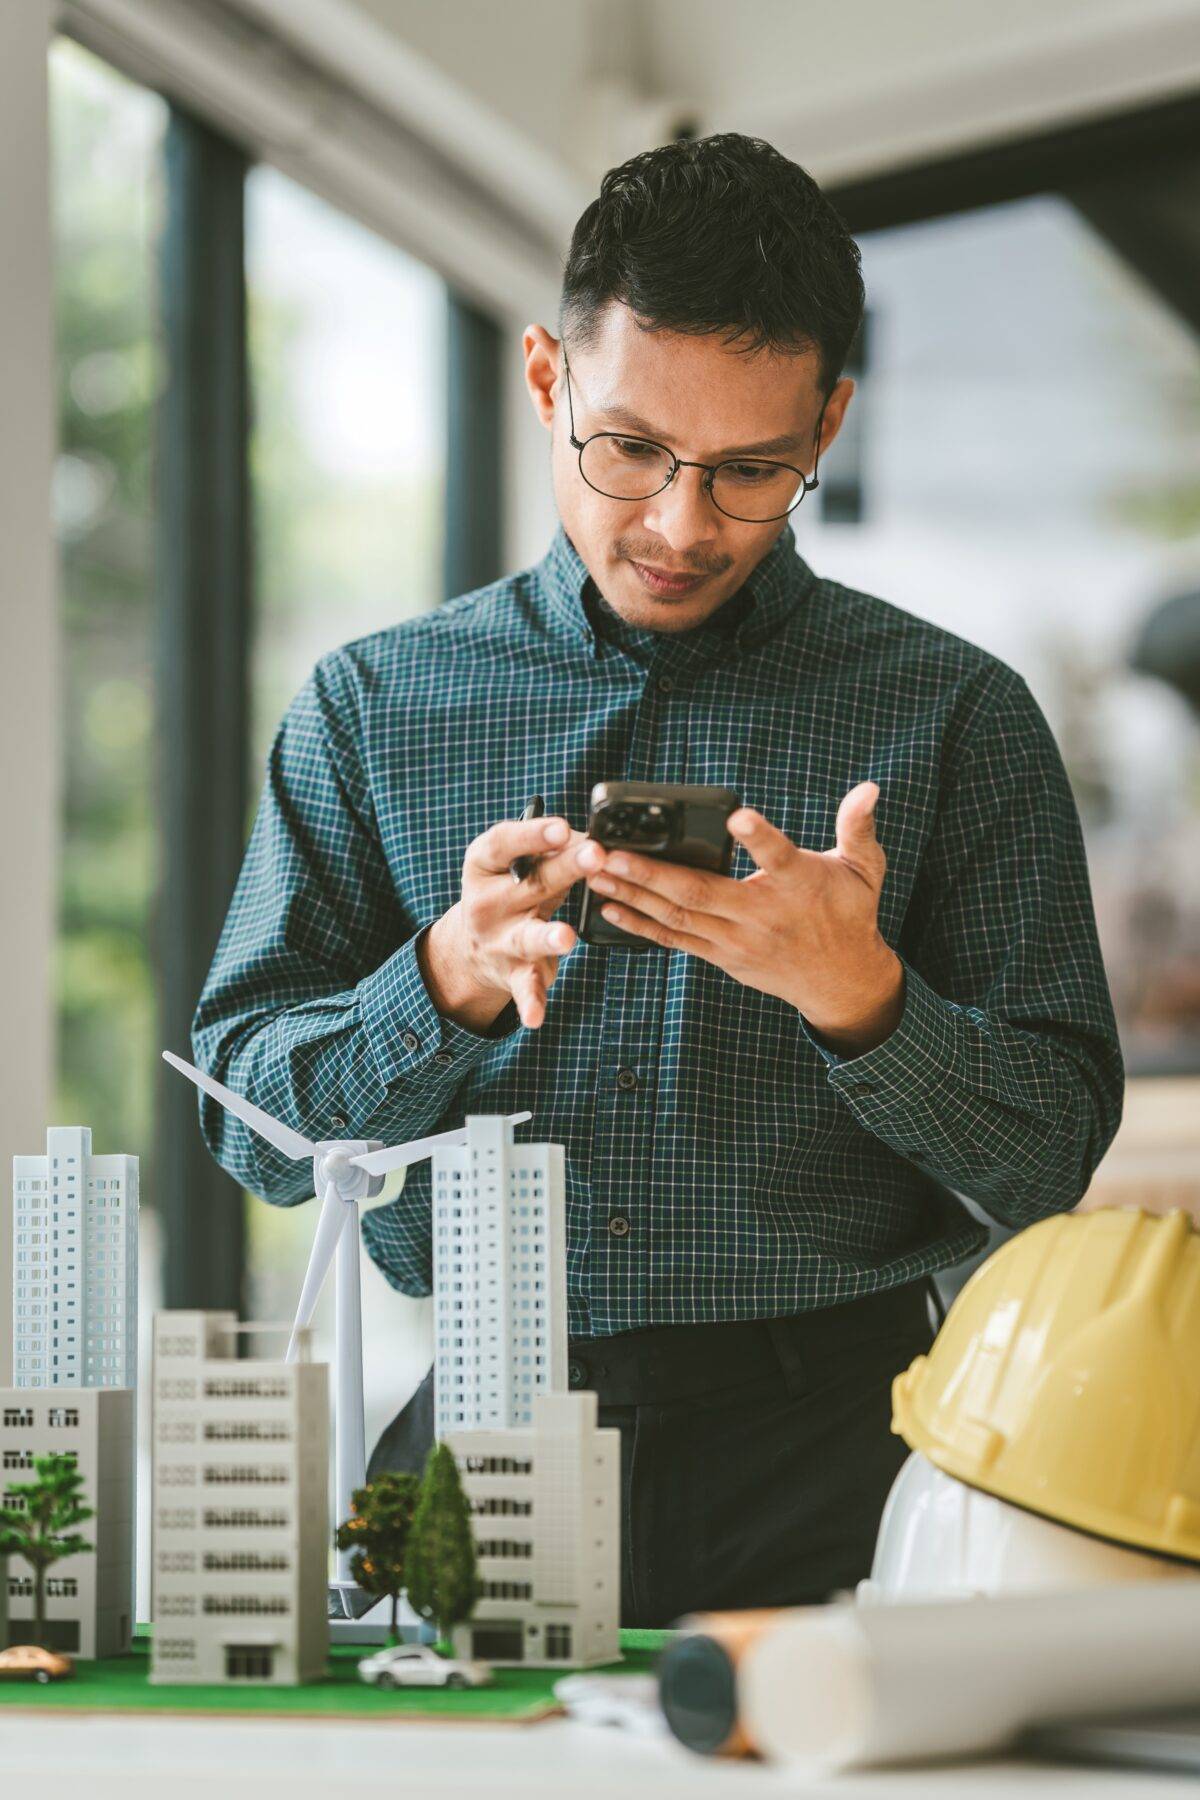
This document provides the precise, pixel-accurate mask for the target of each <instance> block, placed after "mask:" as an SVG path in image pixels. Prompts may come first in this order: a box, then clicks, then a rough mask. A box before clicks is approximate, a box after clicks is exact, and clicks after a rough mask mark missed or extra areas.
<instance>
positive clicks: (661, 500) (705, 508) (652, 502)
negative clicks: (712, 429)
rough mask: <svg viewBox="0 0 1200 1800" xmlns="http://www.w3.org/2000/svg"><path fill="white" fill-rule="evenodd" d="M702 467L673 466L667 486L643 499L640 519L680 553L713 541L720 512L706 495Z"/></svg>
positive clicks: (715, 537) (718, 524) (718, 530)
mask: <svg viewBox="0 0 1200 1800" xmlns="http://www.w3.org/2000/svg"><path fill="white" fill-rule="evenodd" d="M707 479H708V478H707V476H706V474H705V472H704V470H703V469H677V470H676V472H675V479H674V481H672V482H671V484H670V486H669V487H665V488H663V490H662V492H661V493H659V494H655V495H653V496H652V497H651V499H649V500H647V501H646V503H645V505H644V507H643V509H642V522H643V524H644V525H645V527H646V529H647V531H653V532H654V533H655V534H656V535H657V536H658V537H660V538H662V540H663V542H664V543H667V544H670V546H671V548H672V550H674V551H675V552H676V553H677V554H682V553H683V552H684V551H685V550H694V549H696V548H697V547H698V546H700V545H708V544H712V543H714V542H715V541H716V539H717V537H718V535H719V533H720V529H721V525H720V519H721V515H720V513H719V512H718V511H717V509H716V507H715V506H714V505H713V503H712V501H711V500H710V499H709V496H708V489H707V487H706V486H705V482H706V480H707Z"/></svg>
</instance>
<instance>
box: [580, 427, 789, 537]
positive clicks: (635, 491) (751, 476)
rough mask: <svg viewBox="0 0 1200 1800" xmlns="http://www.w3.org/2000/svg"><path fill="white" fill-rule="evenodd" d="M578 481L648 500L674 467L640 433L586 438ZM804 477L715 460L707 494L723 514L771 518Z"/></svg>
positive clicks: (781, 467) (769, 466)
mask: <svg viewBox="0 0 1200 1800" xmlns="http://www.w3.org/2000/svg"><path fill="white" fill-rule="evenodd" d="M579 467H580V470H581V472H582V474H583V478H584V480H585V481H586V482H587V483H588V485H589V486H590V487H594V488H595V489H596V490H597V491H598V492H599V493H601V494H607V495H608V496H609V498H610V499H612V500H649V499H650V498H651V496H652V495H654V494H657V493H661V491H662V489H663V488H664V487H666V485H667V483H668V481H669V480H670V478H671V473H672V469H673V467H674V463H673V459H672V457H671V455H670V452H669V451H667V450H666V449H665V448H664V447H663V446H662V445H661V444H652V443H650V442H648V441H646V440H643V439H641V438H622V437H611V436H599V437H592V438H589V439H588V441H587V443H586V444H585V445H584V447H583V449H582V451H581V452H580V458H579ZM803 487H804V477H803V476H802V475H801V474H799V473H798V471H797V470H795V469H790V468H788V467H787V466H786V465H785V464H783V463H774V462H758V461H755V460H754V459H752V458H747V459H745V460H743V461H740V462H727V463H720V464H718V466H717V469H716V472H715V474H714V475H713V478H712V490H711V492H712V499H713V503H714V505H716V506H718V507H719V508H720V509H721V511H722V512H723V513H727V514H728V515H729V516H730V517H731V518H734V519H745V520H748V521H753V520H764V519H775V518H779V517H780V516H781V515H782V514H783V513H787V512H790V511H791V509H792V507H793V505H794V504H795V501H796V499H797V497H798V496H799V494H800V493H801V491H802V489H803Z"/></svg>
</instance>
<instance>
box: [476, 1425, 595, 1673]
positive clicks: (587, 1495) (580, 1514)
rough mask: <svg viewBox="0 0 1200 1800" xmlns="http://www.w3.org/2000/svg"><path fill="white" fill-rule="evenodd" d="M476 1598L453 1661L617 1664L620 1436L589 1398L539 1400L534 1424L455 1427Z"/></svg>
mask: <svg viewBox="0 0 1200 1800" xmlns="http://www.w3.org/2000/svg"><path fill="white" fill-rule="evenodd" d="M446 1442H447V1444H448V1445H449V1446H450V1449H451V1450H452V1451H453V1452H454V1457H455V1460H456V1462H457V1463H458V1466H459V1470H460V1472H461V1474H462V1483H463V1488H464V1491H465V1493H466V1496H467V1502H468V1505H469V1506H470V1508H471V1523H472V1527H473V1530H474V1535H475V1554H476V1556H477V1557H478V1559H479V1574H480V1580H481V1583H482V1593H481V1595H480V1598H479V1600H478V1602H477V1603H476V1607H475V1612H474V1616H473V1617H472V1618H471V1620H470V1622H469V1623H468V1624H466V1625H460V1626H459V1627H458V1629H457V1630H456V1632H455V1634H454V1649H455V1654H456V1655H458V1656H467V1657H479V1658H482V1659H484V1660H486V1661H488V1662H500V1663H519V1662H524V1663H571V1664H574V1665H576V1666H586V1665H588V1664H594V1663H607V1662H615V1661H616V1660H617V1659H618V1658H619V1656H620V1654H621V1647H620V1640H619V1636H618V1625H619V1611H620V1598H621V1571H620V1543H621V1521H620V1514H619V1505H620V1501H619V1478H620V1461H621V1438H620V1433H619V1432H617V1431H612V1430H609V1429H604V1430H599V1429H597V1425H596V1396H595V1394H591V1393H574V1394H570V1393H568V1394H539V1395H538V1396H537V1398H536V1399H535V1400H534V1403H533V1423H532V1425H529V1426H514V1427H510V1428H508V1429H504V1430H496V1431H488V1430H483V1431H452V1432H450V1433H449V1434H448V1435H447V1437H446Z"/></svg>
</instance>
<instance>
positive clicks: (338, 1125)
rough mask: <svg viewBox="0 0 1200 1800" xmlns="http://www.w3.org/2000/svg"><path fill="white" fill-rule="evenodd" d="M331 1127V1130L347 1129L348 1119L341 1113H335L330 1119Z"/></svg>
mask: <svg viewBox="0 0 1200 1800" xmlns="http://www.w3.org/2000/svg"><path fill="white" fill-rule="evenodd" d="M329 1129H330V1131H345V1129H346V1121H345V1119H343V1117H342V1115H341V1113H334V1115H333V1117H332V1118H331V1119H330V1121H329Z"/></svg>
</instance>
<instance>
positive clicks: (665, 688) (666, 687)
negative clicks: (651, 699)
mask: <svg viewBox="0 0 1200 1800" xmlns="http://www.w3.org/2000/svg"><path fill="white" fill-rule="evenodd" d="M654 685H655V687H656V688H657V689H658V691H659V693H660V694H671V693H674V691H675V681H674V678H673V677H672V676H670V675H660V676H659V678H658V680H657V681H656V682H655V684H654Z"/></svg>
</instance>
